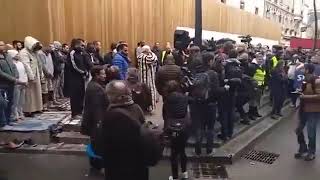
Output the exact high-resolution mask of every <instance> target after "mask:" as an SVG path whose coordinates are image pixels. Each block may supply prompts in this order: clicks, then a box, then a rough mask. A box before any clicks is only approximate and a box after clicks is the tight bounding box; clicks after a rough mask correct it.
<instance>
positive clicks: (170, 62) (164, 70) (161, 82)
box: [155, 55, 183, 126]
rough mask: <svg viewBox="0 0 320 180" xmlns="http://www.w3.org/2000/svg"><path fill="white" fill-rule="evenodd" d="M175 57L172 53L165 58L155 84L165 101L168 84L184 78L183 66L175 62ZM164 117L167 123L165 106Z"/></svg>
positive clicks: (163, 109) (179, 81)
mask: <svg viewBox="0 0 320 180" xmlns="http://www.w3.org/2000/svg"><path fill="white" fill-rule="evenodd" d="M174 62H175V61H174V58H173V56H172V55H168V56H167V57H166V59H165V60H164V65H163V66H161V67H160V68H159V70H158V72H157V73H156V79H155V84H156V88H157V91H158V92H159V94H160V95H161V96H162V99H163V102H165V99H166V96H167V94H166V84H167V83H168V82H169V81H171V80H174V81H177V82H178V83H179V84H180V83H181V80H182V78H183V74H182V71H181V68H180V67H179V66H177V65H175V63H174ZM162 117H163V120H164V122H165V126H166V125H167V124H166V122H167V121H166V120H167V117H166V111H165V108H162Z"/></svg>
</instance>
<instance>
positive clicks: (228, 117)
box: [218, 49, 242, 140]
mask: <svg viewBox="0 0 320 180" xmlns="http://www.w3.org/2000/svg"><path fill="white" fill-rule="evenodd" d="M228 55H229V59H227V60H226V63H225V66H224V69H225V79H224V83H225V84H228V85H230V90H229V91H228V92H226V93H224V94H223V96H221V98H220V99H219V117H220V122H221V134H220V135H218V137H219V138H220V139H222V140H227V139H228V138H231V137H232V135H233V127H234V114H235V105H236V93H237V91H238V88H239V86H240V84H241V77H242V70H241V68H240V61H239V60H238V59H237V57H238V52H237V51H236V50H235V49H232V50H230V51H229V54H228Z"/></svg>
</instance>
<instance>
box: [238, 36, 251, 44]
mask: <svg viewBox="0 0 320 180" xmlns="http://www.w3.org/2000/svg"><path fill="white" fill-rule="evenodd" d="M238 37H239V38H241V42H243V43H245V44H248V45H250V44H251V41H252V37H251V35H246V36H238Z"/></svg>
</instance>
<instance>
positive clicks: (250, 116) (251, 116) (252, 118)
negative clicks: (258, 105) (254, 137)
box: [249, 115, 257, 121]
mask: <svg viewBox="0 0 320 180" xmlns="http://www.w3.org/2000/svg"><path fill="white" fill-rule="evenodd" d="M249 119H251V120H253V121H254V120H257V118H256V117H255V116H254V115H249Z"/></svg>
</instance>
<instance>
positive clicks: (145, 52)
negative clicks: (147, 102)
mask: <svg viewBox="0 0 320 180" xmlns="http://www.w3.org/2000/svg"><path fill="white" fill-rule="evenodd" d="M157 61H158V58H157V56H156V55H155V54H154V53H153V52H152V51H151V49H150V47H149V46H143V47H142V53H141V54H140V55H139V56H138V67H139V70H140V78H141V82H142V83H145V84H146V85H147V86H148V87H149V88H150V90H151V95H152V106H151V108H150V109H149V111H153V110H154V109H155V108H156V100H157V90H156V85H155V71H156V66H157Z"/></svg>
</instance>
